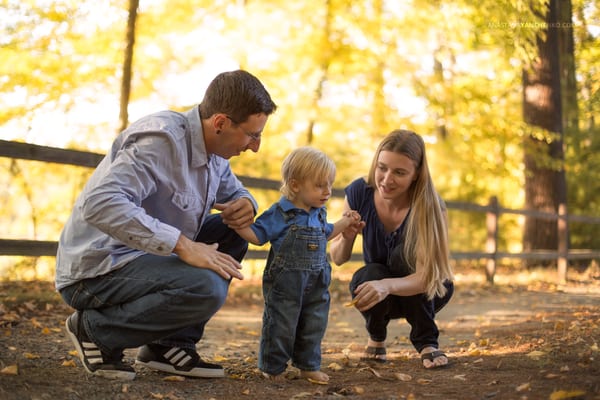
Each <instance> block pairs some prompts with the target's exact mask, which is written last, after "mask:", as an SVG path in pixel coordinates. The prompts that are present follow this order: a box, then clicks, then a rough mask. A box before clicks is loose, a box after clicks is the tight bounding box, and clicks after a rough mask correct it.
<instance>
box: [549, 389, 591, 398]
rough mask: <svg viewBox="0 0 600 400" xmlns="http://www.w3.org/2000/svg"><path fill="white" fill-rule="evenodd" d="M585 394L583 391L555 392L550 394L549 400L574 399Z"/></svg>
mask: <svg viewBox="0 0 600 400" xmlns="http://www.w3.org/2000/svg"><path fill="white" fill-rule="evenodd" d="M584 394H585V392H584V391H583V390H573V391H570V392H568V391H566V390H557V391H554V392H552V393H551V394H550V400H565V399H574V398H578V397H582V396H583V395H584Z"/></svg>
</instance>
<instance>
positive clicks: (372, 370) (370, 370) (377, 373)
mask: <svg viewBox="0 0 600 400" xmlns="http://www.w3.org/2000/svg"><path fill="white" fill-rule="evenodd" d="M363 370H366V371H369V372H371V373H372V374H373V375H375V376H376V377H378V378H381V374H380V373H379V372H377V371H376V370H374V369H373V368H371V367H365V368H361V369H360V370H359V371H363Z"/></svg>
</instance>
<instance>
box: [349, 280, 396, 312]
mask: <svg viewBox="0 0 600 400" xmlns="http://www.w3.org/2000/svg"><path fill="white" fill-rule="evenodd" d="M388 286H389V285H388V282H387V281H386V280H384V279H381V280H378V281H367V282H363V283H361V284H360V285H358V287H357V288H356V290H354V294H355V295H356V296H355V297H354V300H353V302H354V303H355V307H356V308H357V309H358V310H359V311H366V310H368V309H370V308H371V307H373V306H374V305H376V304H378V303H380V302H381V301H383V300H384V299H385V298H386V297H388V295H389V294H390V291H389V287H388Z"/></svg>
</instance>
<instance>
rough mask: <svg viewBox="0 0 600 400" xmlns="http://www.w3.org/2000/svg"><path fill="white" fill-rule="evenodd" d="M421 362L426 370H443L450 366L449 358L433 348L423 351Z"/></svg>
mask: <svg viewBox="0 0 600 400" xmlns="http://www.w3.org/2000/svg"><path fill="white" fill-rule="evenodd" d="M421 361H422V362H423V366H424V367H425V368H426V369H431V368H441V367H445V366H447V365H448V357H446V355H445V354H444V353H443V352H442V351H440V350H438V349H437V348H435V347H433V346H427V347H425V348H424V349H423V350H421Z"/></svg>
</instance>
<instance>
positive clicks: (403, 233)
mask: <svg viewBox="0 0 600 400" xmlns="http://www.w3.org/2000/svg"><path fill="white" fill-rule="evenodd" d="M345 192H346V199H345V205H344V208H345V209H344V212H348V211H350V210H356V211H358V213H359V214H360V215H361V219H362V221H361V222H360V223H356V224H354V225H353V226H351V227H349V228H347V229H346V230H344V231H343V232H342V235H339V236H338V237H336V238H335V239H334V240H333V241H332V242H331V248H330V251H331V258H332V260H333V261H334V262H335V263H336V264H337V265H341V264H343V263H344V262H346V261H348V260H349V259H350V256H351V253H352V247H353V245H354V241H355V239H356V235H357V234H358V233H362V235H363V256H364V261H365V266H363V267H362V268H360V269H359V270H358V271H356V272H355V273H354V275H353V277H352V281H351V283H350V292H351V294H352V297H353V304H354V305H355V307H356V308H357V309H358V310H359V311H360V312H361V313H362V315H363V317H364V318H365V322H366V328H367V332H368V334H369V340H368V343H367V347H366V350H365V358H366V359H369V360H374V361H379V362H385V361H386V351H385V339H386V335H387V325H388V323H389V322H390V320H391V319H397V318H405V319H406V320H407V322H408V323H409V324H410V326H411V331H410V340H411V342H412V344H413V346H414V347H415V349H416V350H417V351H418V352H419V354H420V355H421V360H422V362H423V366H424V367H425V368H438V367H443V366H446V365H448V358H447V357H446V355H445V354H444V353H443V352H442V351H440V350H439V349H438V336H439V331H438V328H437V326H436V323H435V320H434V318H435V313H436V312H437V311H439V310H440V309H441V308H442V307H443V306H444V305H446V303H448V301H449V300H450V297H451V296H452V293H453V291H454V286H453V284H452V279H453V275H452V271H451V268H450V263H449V250H448V236H447V214H446V208H445V205H444V203H443V201H442V200H441V199H440V198H439V196H438V194H437V192H436V191H435V188H434V186H433V182H432V180H431V176H430V173H429V167H428V165H427V158H426V156H425V143H424V142H423V139H422V138H421V137H420V136H419V135H417V134H416V133H414V132H411V131H406V130H395V131H393V132H391V133H390V134H389V135H388V136H387V137H386V138H385V139H383V141H382V142H381V144H380V145H379V147H378V149H377V151H376V153H375V156H374V158H373V163H372V165H371V169H370V171H369V176H368V178H367V181H365V180H364V179H363V178H360V179H357V180H355V181H354V182H352V183H351V184H350V185H349V186H348V187H347V188H346V190H345Z"/></svg>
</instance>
